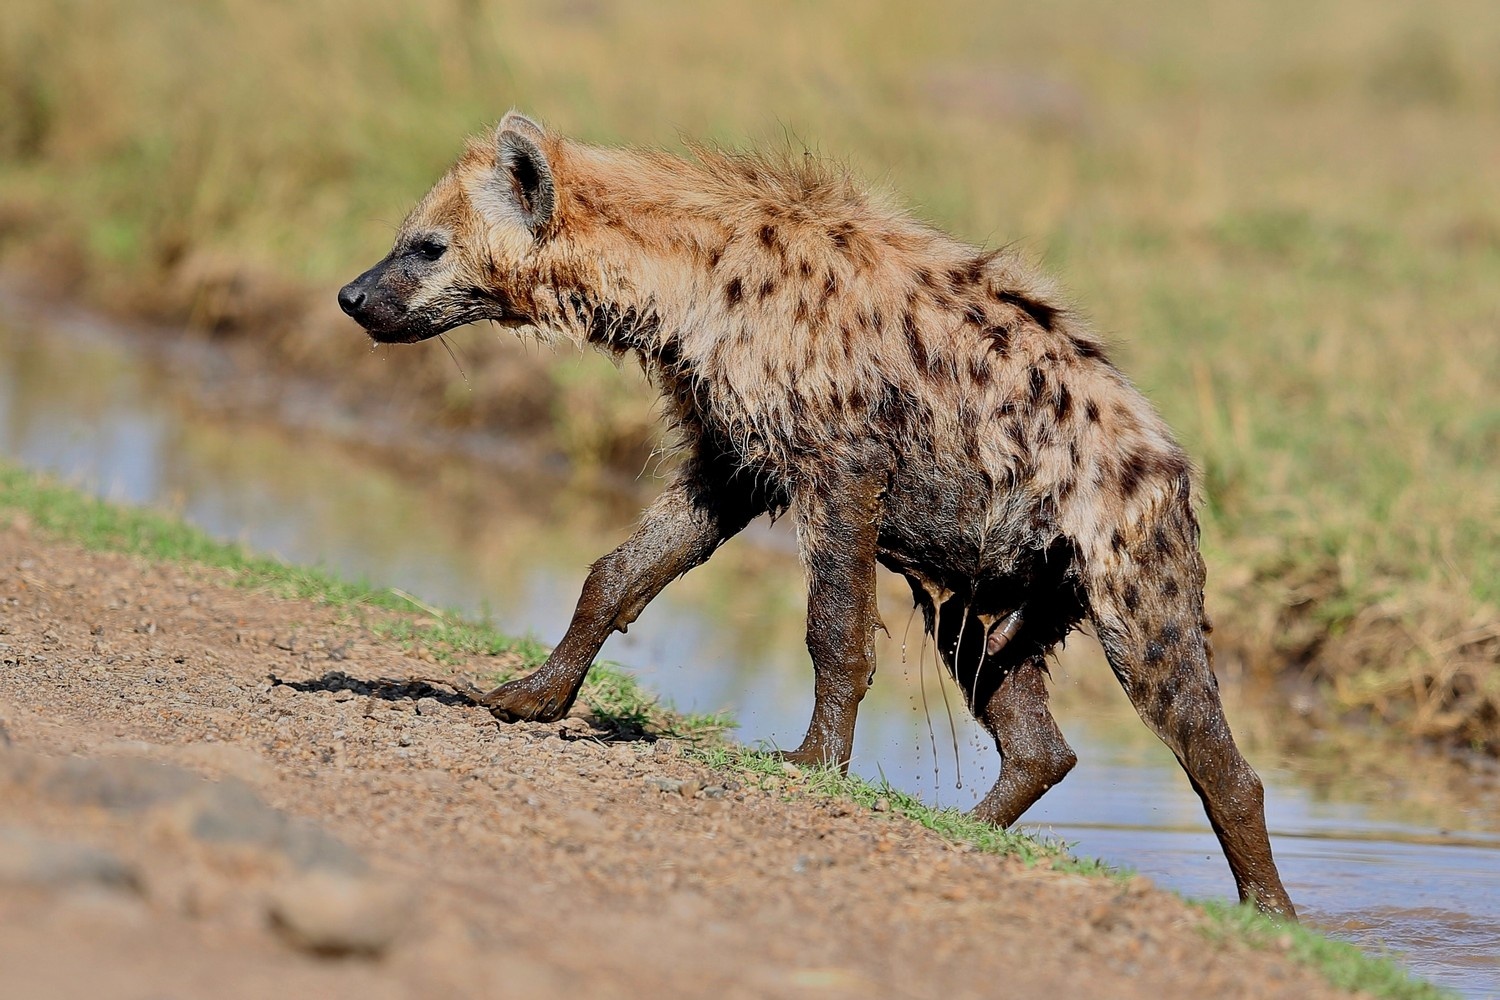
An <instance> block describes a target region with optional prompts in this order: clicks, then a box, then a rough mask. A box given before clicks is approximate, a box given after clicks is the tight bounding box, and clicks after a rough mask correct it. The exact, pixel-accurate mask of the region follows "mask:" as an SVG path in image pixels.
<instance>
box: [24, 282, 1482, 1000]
mask: <svg viewBox="0 0 1500 1000" xmlns="http://www.w3.org/2000/svg"><path fill="white" fill-rule="evenodd" d="M5 312H6V307H5V303H4V300H0V456H3V457H5V458H8V459H11V460H14V461H18V462H20V463H22V464H24V465H26V466H29V467H31V468H35V469H43V470H47V471H49V472H52V473H55V474H56V475H58V476H59V477H61V478H62V479H64V480H65V481H69V482H73V483H77V484H80V485H82V486H84V487H87V488H89V489H92V490H94V491H96V492H98V493H100V494H102V495H104V496H107V497H110V498H113V499H117V500H122V501H128V502H131V503H142V504H152V505H157V506H164V507H167V508H170V509H172V510H174V511H177V512H178V513H180V514H181V515H182V516H183V517H185V518H186V519H187V520H189V521H191V522H193V523H195V524H197V525H199V526H201V527H203V528H205V529H206V530H208V531H209V532H211V533H213V534H215V535H218V536H220V537H223V538H229V539H236V540H241V541H244V542H246V543H248V544H249V545H250V546H252V547H254V548H256V549H258V550H261V551H265V552H270V553H274V554H276V555H278V556H281V557H283V558H285V559H287V560H289V561H293V562H298V563H315V564H322V565H324V566H327V567H329V568H330V569H333V570H336V571H337V572H339V573H341V574H343V575H348V576H357V577H364V578H367V579H370V580H376V581H379V582H381V583H385V584H389V585H392V586H395V587H399V588H401V589H403V590H405V591H408V592H410V593H411V594H413V595H416V596H418V597H419V598H420V599H421V600H423V601H426V602H430V603H435V604H439V605H446V606H453V607H458V608H462V609H465V610H467V611H470V612H476V613H485V614H488V615H490V616H491V617H492V618H493V619H494V621H495V622H496V623H497V624H498V625H500V626H501V627H503V628H506V629H508V630H511V631H513V632H518V633H527V632H530V633H533V634H535V635H536V636H537V637H538V638H541V639H544V640H547V641H555V640H556V639H557V638H558V637H559V636H560V635H561V633H562V630H563V629H564V627H565V626H566V624H567V619H568V616H569V615H570V613H571V610H572V606H573V602H574V600H575V599H576V597H577V593H578V588H579V586H580V584H581V582H582V579H583V575H584V572H585V571H586V568H587V565H588V563H589V562H590V561H592V560H593V559H594V558H597V557H598V556H599V555H600V554H602V553H603V552H604V551H605V550H607V549H608V548H610V547H611V546H613V545H614V544H616V543H617V542H618V540H619V539H620V538H622V537H623V536H624V534H625V533H626V532H627V531H628V530H629V527H630V523H631V521H632V520H633V517H634V512H633V510H631V509H630V508H629V507H628V506H625V505H622V504H620V503H618V502H615V503H608V502H602V501H601V500H600V498H598V497H597V496H595V497H590V496H582V495H579V493H578V492H577V491H576V490H573V489H570V488H568V487H567V484H566V483H564V482H561V481H558V480H555V479H552V478H549V476H548V475H547V474H546V473H544V472H541V471H538V470H535V469H513V470H509V471H501V472H498V473H497V472H495V471H493V470H485V469H482V468H478V467H476V466H475V464H474V463H472V462H465V461H462V460H459V459H454V460H451V461H439V462H436V463H435V464H434V465H433V466H432V468H430V469H429V470H428V471H427V472H426V473H425V474H424V475H423V476H421V477H419V478H413V477H410V476H408V475H402V474H400V473H398V472H396V471H394V470H393V468H392V467H391V465H390V463H388V462H383V461H381V460H380V459H379V458H378V457H376V456H375V455H373V454H372V453H371V452H370V451H369V450H368V449H360V448H351V447H350V446H349V445H348V444H347V443H344V444H341V443H339V441H337V440H335V439H334V438H333V437H331V436H329V435H327V434H323V433H319V432H318V431H317V429H316V428H317V427H320V426H324V424H326V422H327V421H330V420H331V421H338V419H339V417H338V415H337V414H332V415H330V414H327V413H326V412H322V411H319V410H318V409H317V408H316V407H313V406H307V405H300V404H299V403H298V401H297V400H295V399H293V400H290V401H289V403H290V406H291V410H292V411H295V412H296V414H297V415H298V419H299V420H300V421H302V422H304V423H306V422H307V421H308V420H309V419H311V423H312V424H313V425H314V429H311V430H310V429H309V428H308V427H306V426H303V427H299V428H298V429H297V430H296V431H288V430H286V429H284V428H280V427H277V426H275V425H274V424H272V425H268V424H266V423H264V422H250V421H246V420H244V419H240V418H235V417H233V416H231V415H229V413H228V412H227V411H225V410H223V409H222V408H221V407H219V406H216V405H215V402H216V400H217V401H218V402H222V397H223V393H224V391H226V390H229V389H232V388H233V381H234V378H235V375H234V373H233V371H232V370H226V369H224V368H223V366H222V365H217V366H216V365H214V364H213V359H212V358H205V357H204V356H202V355H201V354H198V355H193V356H186V355H181V354H177V355H169V356H155V357H153V358H152V359H151V360H150V361H149V362H148V361H146V360H144V358H143V353H142V350H141V349H140V345H139V343H138V342H134V341H132V340H131V339H130V338H129V337H122V336H120V335H117V334H116V333H114V332H112V331H111V330H109V329H108V328H105V327H102V326H100V325H98V324H96V323H94V322H93V321H91V320H89V319H87V318H78V317H53V318H51V319H50V320H48V321H47V322H46V324H45V325H39V324H38V323H36V322H35V321H34V320H28V321H26V322H25V323H22V322H21V321H19V320H15V319H12V320H11V321H10V323H9V325H7V323H6V322H5V320H4V315H5ZM397 357H398V358H399V355H398V356H397ZM455 377H456V376H455ZM283 402H288V401H283ZM309 414H317V416H316V417H315V418H309V417H308V415H309ZM885 582H886V583H892V582H893V581H891V580H886V581H885ZM895 583H896V585H895V586H890V587H887V588H886V592H885V593H884V594H883V596H882V613H883V615H884V618H885V621H886V623H887V625H888V627H889V629H890V631H891V633H892V638H891V639H890V640H888V641H884V642H883V643H882V645H881V648H880V649H879V651H878V652H879V662H880V673H879V676H878V677H877V680H876V685H875V689H874V690H873V691H872V692H871V695H870V697H869V699H868V700H867V701H866V703H865V706H864V708H863V710H862V714H861V717H860V724H859V731H858V735H857V740H856V746H855V754H856V757H855V761H854V769H855V770H856V771H857V772H859V773H861V774H864V775H867V776H870V777H879V776H882V775H883V776H884V777H885V778H887V779H888V780H890V781H891V782H892V783H893V784H894V785H896V786H898V787H901V788H903V789H906V790H909V791H912V792H916V793H918V794H920V795H921V796H922V797H923V798H924V799H926V800H927V801H933V802H938V803H941V804H952V805H958V806H967V805H969V804H971V803H972V802H974V801H975V800H976V799H977V798H978V797H979V796H980V795H981V794H982V793H983V792H984V791H985V790H986V789H987V788H988V786H989V784H990V783H991V782H992V781H993V780H994V778H995V776H996V773H997V770H998V762H997V759H996V756H995V753H994V749H993V746H992V745H991V744H990V743H989V741H988V738H987V737H984V736H983V734H982V733H980V732H978V730H977V729H976V728H975V727H973V726H972V725H971V724H969V723H968V722H967V720H966V719H964V718H963V717H962V715H961V713H962V707H961V703H960V701H959V699H958V697H957V694H956V691H955V690H954V689H953V687H952V685H951V684H944V683H942V682H940V680H939V678H938V673H937V671H936V669H935V666H934V662H933V659H932V650H931V648H930V646H929V647H923V646H922V645H921V644H920V642H919V633H920V628H919V627H918V626H917V625H916V624H912V625H911V626H910V630H909V632H910V644H909V645H908V647H907V649H906V650H905V657H904V658H905V662H904V663H903V662H902V661H903V650H902V642H901V640H902V637H903V634H904V632H905V630H906V629H907V626H908V621H909V618H910V608H909V605H910V600H909V598H907V599H906V600H905V601H903V600H901V597H902V595H903V594H904V593H905V589H904V584H900V583H899V581H895ZM801 615H802V598H801V578H800V573H799V572H798V569H797V566H796V562H795V559H794V558H793V557H792V555H791V551H790V541H789V539H788V537H787V536H786V535H785V534H784V533H783V532H781V531H780V530H771V529H762V528H755V529H752V530H751V531H750V532H747V534H746V536H745V537H743V538H741V539H736V540H735V541H733V542H731V543H730V544H728V545H726V546H725V548H724V549H723V550H722V551H721V552H720V553H719V554H718V555H716V556H715V558H714V559H713V560H712V561H711V562H710V563H709V564H707V565H706V566H704V567H703V568H701V569H699V570H696V571H694V572H693V573H692V574H690V575H689V576H688V577H687V578H685V579H683V580H681V581H679V582H678V583H677V584H674V585H673V587H671V588H669V589H668V591H667V592H666V593H665V594H663V595H662V597H661V598H659V599H658V600H657V601H656V602H655V603H654V604H652V606H651V607H650V608H648V609H647V611H646V613H645V614H643V615H642V617H641V619H640V621H639V622H638V623H636V625H634V626H632V628H631V630H630V633H629V634H628V635H623V636H616V637H614V638H613V639H611V640H610V642H609V644H607V645H606V647H605V650H604V654H603V655H604V656H605V657H606V658H610V659H614V660H618V661H620V662H623V663H626V664H628V665H629V666H631V667H632V669H633V670H634V671H635V672H636V673H637V674H638V675H639V676H640V677H641V678H642V679H643V680H644V681H645V683H646V684H647V685H648V686H650V687H651V688H652V689H654V690H656V691H659V692H661V693H662V694H663V695H665V696H666V697H667V698H669V699H670V700H672V701H673V702H674V703H675V704H676V705H677V706H678V707H680V708H684V709H689V710H718V709H727V710H729V711H730V712H732V713H733V714H734V716H735V717H736V718H737V719H738V720H739V721H740V723H741V728H740V731H739V736H740V738H741V739H742V740H744V741H746V742H748V743H752V744H754V743H756V742H765V743H768V744H772V745H777V746H789V745H794V744H795V743H796V742H797V740H798V739H799V738H800V736H801V733H802V729H803V727H804V726H805V724H806V720H807V713H808V711H809V710H810V703H811V668H810V666H809V665H808V663H807V660H806V654H805V652H804V651H803V649H802V644H801V640H802V621H801ZM1054 676H1055V680H1056V688H1057V694H1058V715H1059V718H1060V720H1061V722H1062V725H1063V728H1064V730H1065V731H1066V732H1067V734H1068V737H1069V740H1070V741H1071V742H1072V743H1073V745H1074V747H1075V748H1076V749H1077V751H1078V755H1079V757H1080V761H1081V762H1080V764H1079V766H1078V768H1077V769H1076V770H1075V771H1074V772H1073V774H1072V775H1071V776H1070V777H1069V778H1068V780H1067V781H1066V782H1064V783H1063V784H1061V785H1060V786H1059V787H1058V788H1056V789H1054V790H1053V791H1052V792H1051V793H1049V794H1048V795H1047V796H1046V797H1045V798H1044V799H1043V800H1042V801H1041V802H1040V803H1038V805H1037V806H1035V807H1034V808H1033V809H1032V811H1031V812H1030V813H1029V814H1027V816H1026V817H1025V818H1024V820H1023V824H1022V825H1023V826H1025V827H1028V828H1031V829H1037V830H1041V831H1042V832H1051V833H1053V834H1055V835H1056V836H1059V837H1061V838H1063V839H1065V840H1067V841H1069V842H1073V843H1075V844H1076V848H1075V850H1076V851H1077V852H1078V853H1081V854H1085V855H1093V856H1099V857H1102V858H1104V859H1106V860H1108V861H1109V862H1111V863H1114V864H1121V865H1126V866H1129V867H1132V868H1134V869H1136V870H1138V871H1142V872H1145V873H1147V874H1149V875H1151V876H1152V877H1153V878H1154V879H1156V880H1157V881H1158V882H1160V883H1162V884H1165V885H1168V886H1171V887H1173V888H1176V889H1179V890H1181V891H1183V892H1184V893H1186V894H1187V895H1190V896H1196V897H1224V896H1227V895H1232V893H1233V883H1232V881H1231V880H1230V877H1229V873H1228V869H1227V866H1226V865H1225V864H1224V861H1223V857H1222V855H1221V854H1220V852H1219V848H1218V845H1217V843H1216V841H1215V840H1214V838H1213V836H1212V834H1211V832H1210V831H1209V829H1208V826H1207V823H1206V821H1205V820H1204V817H1203V813H1202V809H1201V807H1200V805H1199V803H1198V801H1197V799H1196V798H1195V797H1194V796H1193V794H1192V792H1191V789H1190V788H1189V787H1188V783H1187V781H1186V779H1185V778H1184V777H1183V775H1182V773H1181V771H1180V770H1179V769H1178V768H1177V766H1176V763H1175V761H1173V759H1172V757H1171V755H1170V754H1169V753H1168V752H1167V751H1166V750H1165V749H1164V748H1163V747H1161V745H1160V744H1158V743H1156V742H1155V740H1154V738H1152V737H1151V736H1150V735H1149V733H1147V732H1146V731H1145V729H1144V728H1143V727H1141V726H1140V725H1139V723H1137V722H1135V721H1134V718H1133V716H1132V715H1131V713H1130V709H1129V706H1128V704H1127V703H1126V702H1125V700H1124V698H1123V696H1121V695H1120V694H1119V693H1118V692H1117V691H1115V690H1113V689H1112V688H1110V687H1108V686H1104V685H1100V684H1098V683H1093V682H1092V681H1091V680H1090V678H1091V677H1097V676H1107V668H1106V667H1104V665H1103V663H1102V661H1101V660H1100V659H1099V657H1098V656H1097V652H1096V651H1091V650H1090V649H1089V648H1088V646H1087V643H1086V642H1077V643H1074V644H1072V647H1071V648H1070V651H1069V653H1068V655H1066V656H1065V657H1064V659H1063V661H1062V663H1061V664H1060V665H1059V667H1058V668H1056V669H1055V670H1054ZM945 698H946V702H945ZM945 705H946V706H947V707H951V709H952V722H951V725H950V713H949V712H948V711H946V710H945ZM1258 711H1261V712H1263V711H1267V709H1264V708H1259V707H1257V706H1256V705H1254V704H1253V703H1248V702H1247V703H1244V704H1240V705H1237V706H1236V708H1235V710H1234V711H1233V713H1232V715H1231V719H1232V721H1235V722H1236V724H1237V727H1238V728H1239V729H1240V731H1241V732H1242V733H1245V732H1247V731H1248V732H1249V733H1252V734H1253V733H1254V732H1256V731H1261V730H1264V729H1265V728H1266V727H1267V725H1273V724H1274V722H1271V723H1267V722H1266V720H1265V719H1264V718H1261V717H1258V716H1257V715H1256V714H1255V713H1256V712H1258ZM1269 711H1272V712H1274V708H1272V709H1269ZM1246 742H1247V746H1248V747H1249V750H1250V753H1249V755H1250V756H1251V758H1252V762H1253V763H1255V764H1256V765H1257V767H1258V768H1259V770H1260V771H1261V774H1262V776H1263V777H1264V778H1265V779H1266V783H1267V803H1268V807H1267V808H1268V820H1269V823H1270V826H1271V829H1272V836H1273V839H1274V844H1275V849H1276V852H1277V857H1278V860H1279V862H1280V865H1281V869H1282V874H1283V876H1284V877H1285V880H1286V883H1287V887H1288V889H1289V891H1290V892H1291V894H1292V897H1293V899H1294V900H1295V901H1296V902H1297V903H1298V905H1299V907H1300V908H1301V910H1302V913H1303V914H1304V917H1305V918H1306V919H1308V920H1310V921H1311V922H1313V923H1316V924H1317V925H1319V926H1322V927H1325V928H1327V929H1330V930H1331V931H1332V932H1333V933H1335V934H1336V935H1338V936H1340V937H1343V938H1346V939H1348V940H1352V941H1356V942H1358V943H1360V944H1361V945H1364V946H1367V947H1371V948H1375V949H1380V948H1386V949H1389V950H1391V951H1393V952H1395V953H1398V954H1400V955H1401V956H1403V959H1404V960H1405V961H1406V962H1407V964H1408V965H1409V966H1410V967H1411V968H1413V969H1414V970H1415V971H1417V972H1418V973H1419V974H1421V975H1423V976H1425V977H1427V978H1430V979H1432V980H1434V981H1436V982H1439V983H1442V984H1444V985H1448V986H1451V987H1452V988H1455V989H1457V990H1460V991H1462V992H1463V993H1465V994H1467V995H1471V996H1493V995H1500V836H1497V835H1496V834H1495V833H1494V832H1490V831H1486V830H1485V829H1483V826H1484V823H1483V819H1482V817H1483V816H1485V815H1487V814H1488V815H1494V814H1495V812H1496V810H1495V809H1494V807H1493V804H1491V806H1490V808H1489V809H1488V810H1481V809H1477V808H1471V806H1472V804H1466V803H1464V802H1458V803H1448V804H1447V805H1445V806H1444V808H1443V809H1442V810H1440V811H1438V810H1434V809H1433V808H1431V807H1430V806H1428V805H1425V804H1417V803H1412V802H1403V801H1386V802H1377V803H1374V804H1369V803H1366V804H1358V803H1354V802H1350V801H1340V800H1339V799H1338V798H1337V797H1336V796H1335V795H1334V794H1330V792H1329V789H1328V782H1327V780H1326V775H1319V774H1315V773H1313V772H1312V771H1311V770H1309V769H1308V768H1307V767H1306V766H1305V765H1304V764H1303V763H1302V762H1299V761H1297V760H1291V759H1281V758H1280V757H1279V756H1278V754H1277V752H1276V751H1275V750H1274V749H1271V748H1269V747H1265V746H1259V745H1257V744H1256V742H1255V741H1254V740H1253V739H1251V740H1248V741H1246Z"/></svg>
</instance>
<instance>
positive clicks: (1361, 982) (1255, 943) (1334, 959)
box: [1194, 901, 1457, 1000]
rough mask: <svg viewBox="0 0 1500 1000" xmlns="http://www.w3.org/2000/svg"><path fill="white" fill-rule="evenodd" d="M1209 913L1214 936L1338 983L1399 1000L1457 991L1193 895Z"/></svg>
mask: <svg viewBox="0 0 1500 1000" xmlns="http://www.w3.org/2000/svg"><path fill="white" fill-rule="evenodd" d="M1194 905H1195V906H1197V907H1199V908H1200V909H1202V910H1203V911H1204V912H1205V913H1206V914H1208V917H1209V919H1210V921H1211V922H1210V924H1209V925H1208V926H1207V927H1206V928H1205V933H1206V934H1207V935H1208V937H1209V939H1210V940H1215V939H1226V938H1227V939H1237V940H1240V941H1244V942H1246V943H1247V944H1249V945H1250V946H1251V947H1254V948H1260V949H1264V950H1276V951H1281V952H1283V953H1284V954H1286V955H1287V956H1288V957H1290V958H1291V959H1293V960H1294V961H1297V962H1300V963H1301V964H1303V965H1307V966H1311V967H1312V968H1314V969H1317V970H1318V971H1319V972H1321V973H1322V974H1323V975H1324V977H1326V978H1327V980H1328V981H1329V982H1330V983H1332V984H1333V985H1334V986H1338V987H1341V988H1343V989H1346V990H1358V991H1360V992H1364V993H1369V994H1371V995H1373V996H1377V997H1392V998H1399V1000H1451V998H1453V997H1456V996H1457V994H1456V993H1453V992H1451V991H1449V990H1445V989H1441V988H1440V987H1437V986H1434V985H1432V984H1431V983H1424V982H1422V981H1420V980H1418V979H1415V978H1413V976H1412V975H1411V973H1409V972H1407V971H1406V970H1405V969H1403V968H1402V967H1401V965H1400V964H1399V963H1397V962H1395V961H1394V960H1392V959H1389V958H1383V957H1380V956H1376V955H1368V954H1366V953H1365V952H1362V951H1360V950H1359V949H1358V948H1356V947H1355V946H1354V945H1352V944H1346V943H1345V942H1343V941H1335V940H1333V939H1332V938H1329V937H1325V936H1324V935H1322V934H1320V933H1318V932H1317V931H1315V930H1311V929H1309V928H1307V927H1303V926H1300V925H1287V924H1283V923H1279V922H1277V921H1275V920H1271V919H1270V918H1268V917H1266V916H1265V915H1263V914H1261V913H1259V912H1257V911H1256V910H1255V909H1254V908H1252V907H1249V906H1235V905H1232V904H1229V903H1221V902H1212V901H1210V902H1202V901H1194Z"/></svg>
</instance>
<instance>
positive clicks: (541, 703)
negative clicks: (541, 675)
mask: <svg viewBox="0 0 1500 1000" xmlns="http://www.w3.org/2000/svg"><path fill="white" fill-rule="evenodd" d="M534 677H536V674H532V675H531V676H530V677H522V678H519V679H518V680H513V681H508V682H506V683H504V684H502V685H500V686H499V687H497V688H495V690H493V691H491V692H490V693H489V694H486V695H484V696H483V697H481V698H477V699H475V700H476V701H478V702H479V704H480V705H482V706H484V707H485V708H487V709H489V710H490V714H491V715H493V716H494V717H495V718H497V719H499V720H500V721H501V722H556V721H557V720H558V719H561V718H562V717H563V716H564V715H567V714H568V709H569V708H570V707H571V706H572V704H573V692H572V691H571V690H569V691H558V690H557V688H555V687H554V686H552V685H549V684H546V683H545V682H543V683H537V682H535V681H533V680H532V678H534Z"/></svg>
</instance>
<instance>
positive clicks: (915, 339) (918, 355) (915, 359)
mask: <svg viewBox="0 0 1500 1000" xmlns="http://www.w3.org/2000/svg"><path fill="white" fill-rule="evenodd" d="M901 331H902V332H903V333H905V334H906V349H907V350H908V351H910V352H911V363H912V364H913V365H916V367H917V370H918V371H926V370H927V345H925V344H923V343H922V335H921V334H920V333H919V332H918V331H917V319H916V317H915V316H913V315H912V314H911V313H907V314H905V315H904V316H902V317H901Z"/></svg>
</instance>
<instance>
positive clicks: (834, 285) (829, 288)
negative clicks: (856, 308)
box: [823, 271, 839, 299]
mask: <svg viewBox="0 0 1500 1000" xmlns="http://www.w3.org/2000/svg"><path fill="white" fill-rule="evenodd" d="M838 293H839V277H838V275H836V274H834V273H833V272H832V271H829V272H828V276H827V277H826V278H824V279H823V298H825V299H831V298H833V297H834V296H835V295H837V294H838Z"/></svg>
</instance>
